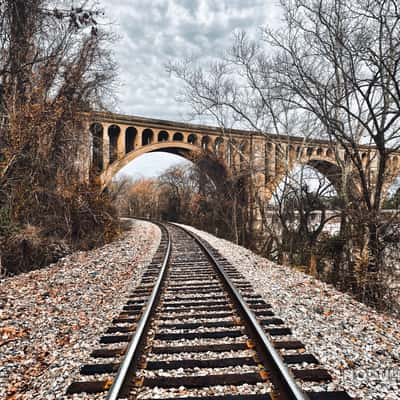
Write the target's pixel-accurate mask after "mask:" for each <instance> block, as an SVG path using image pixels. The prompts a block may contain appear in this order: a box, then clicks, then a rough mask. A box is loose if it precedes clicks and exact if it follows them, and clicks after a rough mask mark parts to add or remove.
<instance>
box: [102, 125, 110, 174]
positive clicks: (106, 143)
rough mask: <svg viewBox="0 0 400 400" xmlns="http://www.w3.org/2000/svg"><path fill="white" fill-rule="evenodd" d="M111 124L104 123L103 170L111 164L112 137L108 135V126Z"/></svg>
mask: <svg viewBox="0 0 400 400" xmlns="http://www.w3.org/2000/svg"><path fill="white" fill-rule="evenodd" d="M110 126H111V124H108V123H103V171H105V170H106V169H107V167H108V165H109V164H110V137H109V136H108V128H109V127H110Z"/></svg>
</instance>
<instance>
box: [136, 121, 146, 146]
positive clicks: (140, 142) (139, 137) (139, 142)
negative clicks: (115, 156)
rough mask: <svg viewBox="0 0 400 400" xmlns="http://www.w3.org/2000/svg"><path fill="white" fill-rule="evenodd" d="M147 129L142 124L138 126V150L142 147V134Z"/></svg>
mask: <svg viewBox="0 0 400 400" xmlns="http://www.w3.org/2000/svg"><path fill="white" fill-rule="evenodd" d="M145 129H146V128H143V127H141V126H137V127H136V130H137V133H136V137H135V150H138V149H140V148H141V147H142V135H143V131H144V130H145Z"/></svg>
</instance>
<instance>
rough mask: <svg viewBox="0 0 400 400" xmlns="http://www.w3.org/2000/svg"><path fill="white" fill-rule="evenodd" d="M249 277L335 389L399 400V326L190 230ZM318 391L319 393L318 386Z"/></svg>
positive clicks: (330, 291)
mask: <svg viewBox="0 0 400 400" xmlns="http://www.w3.org/2000/svg"><path fill="white" fill-rule="evenodd" d="M186 228H188V229H189V230H191V231H193V232H194V233H196V234H198V235H199V236H200V237H201V238H202V239H204V240H206V241H208V242H209V243H210V244H211V246H213V247H214V248H216V249H217V250H218V251H219V252H220V253H221V255H222V256H224V257H225V258H226V259H227V260H228V261H229V262H231V263H232V264H233V265H234V266H235V267H236V268H237V269H238V271H239V272H241V273H242V274H244V276H245V277H246V278H247V280H248V281H249V282H251V284H252V285H253V287H254V289H255V291H256V292H257V293H259V294H260V295H261V296H263V298H264V300H265V301H266V302H267V303H270V304H271V305H272V307H273V311H274V312H275V314H276V316H277V317H280V318H282V319H283V320H284V321H285V322H286V325H287V326H290V327H291V328H292V330H293V336H294V337H296V338H297V339H299V340H301V341H302V342H303V343H304V344H305V345H306V349H307V350H308V352H311V353H313V354H314V355H315V356H316V357H317V358H318V359H319V360H320V362H321V364H322V365H323V366H324V367H326V368H327V369H328V371H329V372H330V373H331V375H332V376H333V382H332V383H331V384H329V389H330V390H345V391H347V392H348V393H349V394H350V395H351V396H353V397H357V398H362V399H385V400H395V399H400V321H399V320H398V319H396V318H393V317H391V316H388V315H384V314H380V313H377V312H376V311H374V310H373V309H371V308H370V307H367V306H366V305H364V304H362V303H360V302H358V301H356V300H354V299H353V298H352V297H351V296H349V295H347V294H343V293H341V292H339V291H337V290H336V289H335V288H334V287H332V286H331V285H328V284H326V283H324V282H321V281H319V280H317V279H315V278H313V277H311V276H309V275H306V274H304V273H301V272H298V271H295V270H293V269H291V268H289V267H283V266H280V265H277V264H274V263H272V262H270V261H269V260H267V259H265V258H262V257H259V256H257V255H256V254H254V253H253V252H251V251H250V250H247V249H245V248H243V247H241V246H237V245H235V244H233V243H231V242H228V241H226V240H223V239H219V238H216V237H215V236H213V235H210V234H208V233H206V232H203V231H199V230H197V229H194V228H192V227H186ZM313 389H318V388H317V387H315V385H313Z"/></svg>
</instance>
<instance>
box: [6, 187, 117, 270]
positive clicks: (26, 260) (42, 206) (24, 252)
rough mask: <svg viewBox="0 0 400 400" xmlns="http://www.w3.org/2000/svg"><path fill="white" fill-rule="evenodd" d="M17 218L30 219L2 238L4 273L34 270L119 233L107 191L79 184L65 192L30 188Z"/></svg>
mask: <svg viewBox="0 0 400 400" xmlns="http://www.w3.org/2000/svg"><path fill="white" fill-rule="evenodd" d="M23 210H24V211H25V212H24V214H23V215H22V214H20V215H19V217H20V221H29V223H26V224H24V225H23V226H24V227H23V228H22V229H20V231H19V232H18V233H16V234H12V235H10V236H8V237H7V238H5V239H4V240H3V243H2V245H1V254H2V264H3V268H4V270H5V272H6V273H7V274H17V273H21V272H26V271H29V270H32V269H37V268H40V267H43V266H45V265H48V264H50V263H52V262H55V261H57V260H58V259H59V258H60V257H63V256H65V255H66V254H67V253H70V252H71V251H74V250H89V249H92V248H94V247H98V246H101V245H103V244H105V243H108V242H110V241H111V240H113V239H114V238H115V237H116V236H117V235H118V234H119V232H120V226H119V222H118V218H117V214H116V211H115V209H114V208H113V206H112V205H111V202H110V201H109V196H108V195H107V193H100V192H99V191H98V190H97V188H89V187H87V186H79V187H75V188H74V189H71V190H69V191H68V192H64V193H63V194H58V193H52V192H48V191H45V190H42V191H38V190H36V191H32V192H31V195H30V196H27V197H26V198H25V203H24V206H23Z"/></svg>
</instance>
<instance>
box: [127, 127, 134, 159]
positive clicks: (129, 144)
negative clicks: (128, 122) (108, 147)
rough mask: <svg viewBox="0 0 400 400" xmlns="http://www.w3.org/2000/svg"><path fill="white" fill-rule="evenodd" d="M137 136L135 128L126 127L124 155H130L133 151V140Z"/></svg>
mask: <svg viewBox="0 0 400 400" xmlns="http://www.w3.org/2000/svg"><path fill="white" fill-rule="evenodd" d="M136 136H137V129H136V128H135V127H132V126H130V127H128V128H126V131H125V154H128V153H130V152H131V151H133V150H134V149H135V140H136Z"/></svg>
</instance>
